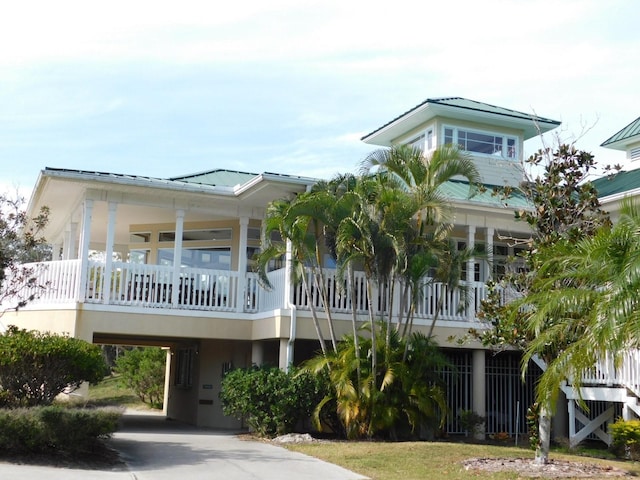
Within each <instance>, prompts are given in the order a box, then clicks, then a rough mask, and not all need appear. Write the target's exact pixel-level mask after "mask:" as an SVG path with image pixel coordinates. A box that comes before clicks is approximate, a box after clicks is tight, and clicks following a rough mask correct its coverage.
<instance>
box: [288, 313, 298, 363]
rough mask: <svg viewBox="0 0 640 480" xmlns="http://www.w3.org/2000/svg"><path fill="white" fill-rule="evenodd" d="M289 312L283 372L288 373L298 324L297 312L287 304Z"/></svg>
mask: <svg viewBox="0 0 640 480" xmlns="http://www.w3.org/2000/svg"><path fill="white" fill-rule="evenodd" d="M287 303H288V304H289V305H288V306H289V309H290V310H291V324H290V325H289V340H288V341H287V368H286V370H285V372H289V367H290V366H291V365H293V344H294V343H295V341H296V327H297V323H298V310H297V308H296V306H295V305H294V304H293V303H292V302H291V301H289V302H287Z"/></svg>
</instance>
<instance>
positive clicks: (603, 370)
mask: <svg viewBox="0 0 640 480" xmlns="http://www.w3.org/2000/svg"><path fill="white" fill-rule="evenodd" d="M582 382H583V384H584V385H593V386H607V387H611V386H623V387H626V388H627V389H629V390H630V391H631V392H633V394H634V395H636V396H637V397H640V350H637V349H633V350H627V351H625V352H624V353H623V355H622V358H621V361H620V364H619V365H618V366H616V365H615V363H614V361H613V358H610V357H607V358H605V359H604V360H602V361H600V362H599V363H598V364H597V365H596V366H595V367H594V368H592V369H591V370H589V371H587V372H585V373H584V374H583V378H582Z"/></svg>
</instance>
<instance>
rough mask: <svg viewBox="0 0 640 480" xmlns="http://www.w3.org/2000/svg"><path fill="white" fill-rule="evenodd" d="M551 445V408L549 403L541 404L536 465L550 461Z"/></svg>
mask: <svg viewBox="0 0 640 480" xmlns="http://www.w3.org/2000/svg"><path fill="white" fill-rule="evenodd" d="M550 446H551V408H550V407H549V405H545V404H541V405H540V416H539V418H538V445H536V458H535V460H534V461H533V462H534V463H535V464H536V465H546V464H547V463H549V448H550Z"/></svg>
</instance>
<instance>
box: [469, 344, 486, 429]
mask: <svg viewBox="0 0 640 480" xmlns="http://www.w3.org/2000/svg"><path fill="white" fill-rule="evenodd" d="M471 362H472V363H471V372H472V375H473V381H472V387H473V388H472V391H473V394H472V398H471V401H472V405H473V411H474V412H476V413H477V414H478V415H481V416H483V417H486V416H487V400H486V388H487V387H486V381H487V379H486V353H485V351H484V350H474V351H473V354H472V357H471ZM485 428H486V425H485V424H483V425H482V426H481V427H480V428H479V429H478V432H477V433H476V438H477V439H478V440H484V436H485Z"/></svg>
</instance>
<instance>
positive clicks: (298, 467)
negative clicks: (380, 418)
mask: <svg viewBox="0 0 640 480" xmlns="http://www.w3.org/2000/svg"><path fill="white" fill-rule="evenodd" d="M110 443H111V446H112V447H113V448H115V449H116V450H118V451H119V452H120V454H121V457H122V459H123V460H124V461H125V462H126V464H127V467H128V470H127V471H122V470H121V471H109V472H107V471H93V470H72V469H60V468H49V467H35V466H27V465H11V464H6V463H5V464H2V463H0V478H2V479H5V478H6V479H11V480H14V479H15V480H22V479H25V480H26V479H33V478H46V479H47V480H58V479H60V480H62V479H64V480H80V479H96V480H100V479H107V480H125V479H127V480H132V479H137V480H163V479H171V480H175V479H185V480H186V479H189V480H197V479H213V478H215V479H223V480H251V479H256V480H258V479H260V480H276V479H277V480H280V479H283V478H295V479H296V480H312V479H313V480H356V479H364V478H366V477H363V476H362V475H358V474H355V473H353V472H350V471H349V470H345V469H344V468H341V467H338V466H336V465H332V464H330V463H327V462H323V461H321V460H317V459H315V458H312V457H308V456H306V455H302V454H299V453H294V452H290V451H288V450H286V449H284V448H282V447H278V446H275V445H271V444H269V443H263V442H255V441H245V440H241V439H239V438H238V437H236V436H235V435H234V434H233V433H231V432H220V431H216V430H209V429H201V428H195V427H191V426H188V425H184V424H181V423H178V422H173V421H169V420H166V419H165V418H164V417H162V416H160V415H157V414H146V413H145V414H138V413H135V412H134V413H128V414H126V415H125V416H124V418H123V426H122V429H121V430H120V431H119V432H118V433H116V434H115V435H114V437H113V438H112V439H111V440H110Z"/></svg>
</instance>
